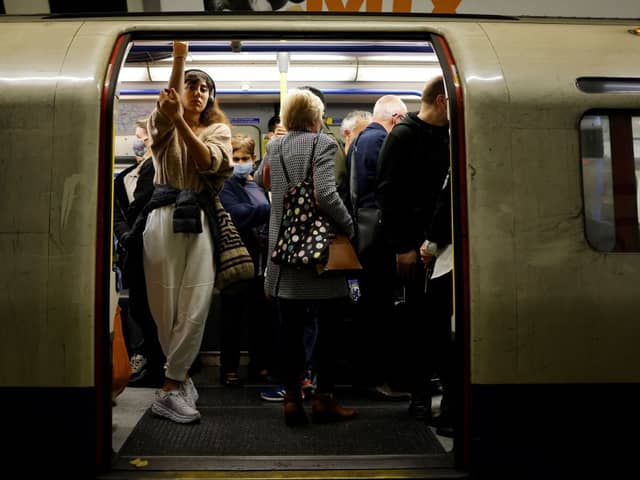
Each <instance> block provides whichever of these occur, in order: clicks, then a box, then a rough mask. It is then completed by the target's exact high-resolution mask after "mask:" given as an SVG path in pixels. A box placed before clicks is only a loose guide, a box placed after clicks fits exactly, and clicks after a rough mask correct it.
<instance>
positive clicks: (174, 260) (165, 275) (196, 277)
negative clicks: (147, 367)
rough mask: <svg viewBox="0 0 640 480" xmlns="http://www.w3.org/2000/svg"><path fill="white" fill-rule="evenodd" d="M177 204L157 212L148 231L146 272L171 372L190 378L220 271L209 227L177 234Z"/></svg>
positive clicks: (172, 375)
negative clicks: (216, 264) (216, 262)
mask: <svg viewBox="0 0 640 480" xmlns="http://www.w3.org/2000/svg"><path fill="white" fill-rule="evenodd" d="M174 209H175V206H174V205H167V206H164V207H161V208H158V209H155V210H152V211H151V213H150V214H149V216H148V218H147V223H146V226H145V230H144V233H143V244H144V273H145V279H146V284H147V295H148V298H149V307H150V309H151V314H152V315H153V319H154V320H155V322H156V325H157V327H158V339H159V340H160V346H161V347H162V351H163V352H164V354H165V356H166V357H167V369H166V372H165V376H166V377H167V378H170V379H171V380H177V381H181V382H182V381H184V380H185V379H186V378H187V371H188V370H189V368H190V367H191V364H192V363H193V361H194V360H195V359H196V357H197V356H198V353H199V352H200V345H201V343H202V336H203V334H204V327H205V323H206V321H207V316H208V314H209V307H210V305H211V296H212V294H213V284H214V280H215V271H214V266H213V245H212V243H211V235H210V234H209V225H208V223H207V219H206V217H205V216H204V213H202V212H201V214H200V218H201V220H202V229H203V231H202V233H200V234H195V233H174V232H173V211H174Z"/></svg>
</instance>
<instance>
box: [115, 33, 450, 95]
mask: <svg viewBox="0 0 640 480" xmlns="http://www.w3.org/2000/svg"><path fill="white" fill-rule="evenodd" d="M171 49H172V47H171V42H169V41H137V42H135V43H133V44H132V45H131V46H130V48H129V52H128V54H127V58H126V60H125V64H124V66H123V69H122V71H121V73H120V77H119V80H120V87H119V88H120V94H121V97H120V98H122V99H125V100H126V99H139V98H141V97H144V96H146V95H156V94H157V92H158V91H159V89H160V88H163V87H164V85H166V82H167V80H168V78H169V74H170V71H171ZM187 67H188V68H199V69H202V70H204V71H206V72H207V73H209V74H210V75H211V76H212V77H213V78H214V79H215V81H216V86H217V88H218V92H219V93H220V94H221V95H224V99H225V101H236V102H249V101H256V95H259V96H260V98H261V101H271V100H275V99H277V98H278V97H279V92H280V88H281V85H282V83H281V82H282V80H283V79H284V80H285V82H286V85H287V86H288V88H292V87H296V86H302V85H314V86H316V87H318V88H320V89H322V90H323V91H325V93H329V94H330V95H331V100H332V101H334V102H341V101H343V102H350V101H351V102H352V101H353V100H354V96H360V97H361V100H362V101H363V102H370V101H371V99H372V98H375V97H379V96H380V95H381V94H384V93H395V94H398V95H401V96H403V97H406V98H408V99H416V97H418V96H419V94H420V91H421V90H422V87H423V86H424V84H425V82H426V81H428V80H429V79H430V78H433V77H434V76H436V75H438V74H440V73H441V69H440V65H439V63H438V59H437V57H436V55H435V53H434V52H433V48H432V47H431V44H430V43H428V42H391V41H384V42H382V41H379V42H375V41H367V42H353V41H348V42H346V41H345V42H340V41H333V42H315V41H314V42H311V41H308V42H304V41H295V42H290V41H289V42H288V41H282V42H266V41H240V40H234V41H231V42H220V41H214V42H211V41H208V42H205V41H194V42H190V43H189V57H188V59H187Z"/></svg>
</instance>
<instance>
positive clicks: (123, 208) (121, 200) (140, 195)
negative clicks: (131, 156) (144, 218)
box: [113, 157, 155, 238]
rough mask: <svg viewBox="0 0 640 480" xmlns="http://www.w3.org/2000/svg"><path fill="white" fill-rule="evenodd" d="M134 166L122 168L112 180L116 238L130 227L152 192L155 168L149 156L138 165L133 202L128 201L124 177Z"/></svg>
mask: <svg viewBox="0 0 640 480" xmlns="http://www.w3.org/2000/svg"><path fill="white" fill-rule="evenodd" d="M136 167H137V165H131V166H130V167H128V168H127V169H126V170H123V171H122V172H120V173H119V174H118V176H117V177H116V179H115V181H114V185H113V190H114V196H115V211H114V212H113V219H114V226H113V228H114V230H115V234H116V236H117V237H118V238H121V237H122V235H123V234H124V233H125V232H128V231H129V229H131V227H132V226H133V223H134V222H135V221H136V217H137V216H138V214H139V213H140V212H141V211H142V209H143V208H144V206H145V205H146V204H147V203H148V202H149V200H150V199H151V194H152V193H153V176H154V175H155V169H154V168H153V160H152V159H151V157H149V158H147V159H146V160H144V163H143V164H142V167H140V172H139V176H138V182H137V183H136V189H135V191H134V192H133V202H131V203H129V198H128V197H127V191H126V189H125V187H124V177H125V176H126V175H127V174H128V173H129V172H131V171H132V170H133V169H134V168H136Z"/></svg>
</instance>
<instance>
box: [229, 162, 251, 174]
mask: <svg viewBox="0 0 640 480" xmlns="http://www.w3.org/2000/svg"><path fill="white" fill-rule="evenodd" d="M252 171H253V163H250V162H246V163H236V164H235V165H234V166H233V174H234V175H235V176H236V177H246V176H247V175H249V174H250V173H251V172H252Z"/></svg>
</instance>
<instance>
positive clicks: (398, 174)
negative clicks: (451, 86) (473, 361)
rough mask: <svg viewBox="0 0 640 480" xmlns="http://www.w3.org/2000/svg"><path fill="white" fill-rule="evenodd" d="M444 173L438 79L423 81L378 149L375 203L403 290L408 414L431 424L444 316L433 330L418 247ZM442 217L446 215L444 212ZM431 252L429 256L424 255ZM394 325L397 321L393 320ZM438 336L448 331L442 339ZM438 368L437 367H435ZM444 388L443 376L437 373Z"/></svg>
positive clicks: (443, 106)
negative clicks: (412, 106)
mask: <svg viewBox="0 0 640 480" xmlns="http://www.w3.org/2000/svg"><path fill="white" fill-rule="evenodd" d="M448 169H449V119H448V101H447V95H446V91H445V86H444V81H443V79H442V77H441V76H439V77H436V78H434V79H433V80H431V81H430V82H428V83H427V84H426V86H425V88H424V90H423V92H422V98H421V103H420V110H419V111H418V112H417V113H409V114H408V115H407V116H406V118H405V119H404V120H403V121H401V122H399V123H398V124H397V126H396V127H395V128H394V129H393V131H392V132H391V133H389V135H388V136H387V138H386V139H385V142H384V145H382V148H381V150H380V159H379V169H378V175H377V186H376V192H375V193H376V195H375V196H376V199H377V201H378V204H379V205H380V209H381V213H382V231H383V236H384V238H385V240H386V241H387V242H389V244H390V245H391V246H392V248H393V250H394V253H395V257H396V269H397V273H398V276H399V278H400V282H401V284H402V288H403V292H404V299H405V304H404V312H405V314H406V315H405V318H404V319H402V322H403V324H404V326H405V327H404V328H406V332H405V334H406V337H405V340H404V342H402V343H403V344H404V345H405V352H406V357H405V360H406V363H405V368H404V369H403V372H405V373H406V375H407V377H406V384H407V386H408V388H409V390H410V392H411V397H412V398H411V404H410V407H409V412H410V413H411V414H412V415H413V416H415V417H418V418H421V419H425V420H426V421H431V420H432V416H431V396H432V391H431V390H432V387H431V382H430V380H431V376H432V374H433V373H434V370H435V369H436V368H435V367H434V365H435V363H436V362H435V361H434V359H433V358H432V355H431V352H434V351H436V349H435V348H434V342H436V343H438V346H440V349H439V350H437V351H442V348H444V347H443V346H442V342H445V343H447V344H448V343H450V330H451V328H450V316H449V318H445V319H444V321H446V322H447V324H446V325H445V327H446V328H436V327H437V326H436V325H434V323H441V322H436V319H435V318H434V317H435V316H434V314H433V312H434V310H435V305H433V304H431V305H430V304H428V303H427V295H426V281H427V280H428V277H429V276H430V274H429V273H428V272H429V271H430V270H429V266H427V265H423V263H422V262H421V259H420V253H419V249H420V247H421V246H422V245H423V243H424V242H425V240H427V239H431V237H430V236H429V235H430V229H431V228H432V227H431V225H432V222H433V218H434V211H435V207H436V202H437V200H438V198H439V196H440V194H441V191H442V189H443V184H444V182H445V178H446V176H447V171H448ZM447 214H449V213H448V212H447ZM429 253H431V254H433V253H435V252H429ZM398 320H399V321H400V319H398ZM439 332H449V333H448V335H444V334H441V333H439ZM440 370H442V369H440ZM437 373H438V374H439V375H440V379H441V380H442V382H443V389H444V390H445V395H446V390H447V385H445V384H444V383H446V382H447V380H448V378H449V377H450V376H449V375H448V372H443V371H439V372H437Z"/></svg>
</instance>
